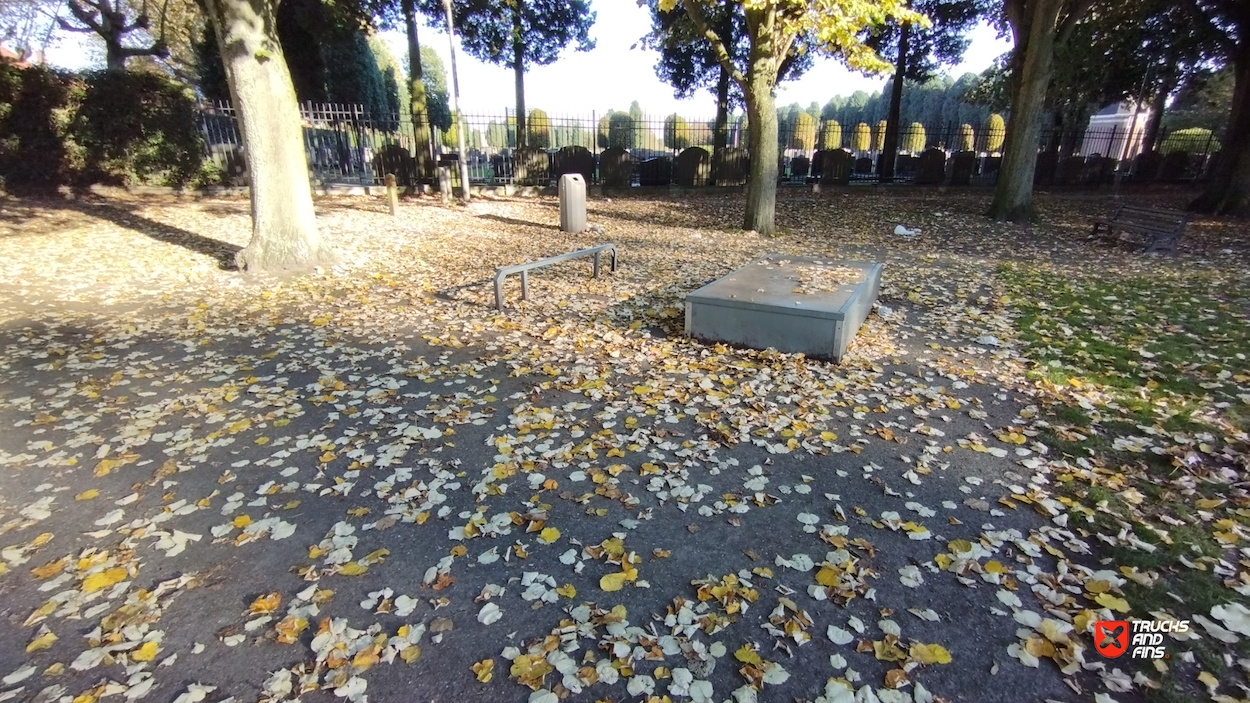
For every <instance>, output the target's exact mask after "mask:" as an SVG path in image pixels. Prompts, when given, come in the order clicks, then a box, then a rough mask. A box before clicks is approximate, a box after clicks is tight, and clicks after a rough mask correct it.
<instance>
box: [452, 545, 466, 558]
mask: <svg viewBox="0 0 1250 703" xmlns="http://www.w3.org/2000/svg"><path fill="white" fill-rule="evenodd" d="M468 553H469V548H468V547H466V546H464V545H463V544H457V545H456V546H454V547H452V548H451V555H452V556H453V557H462V556H464V555H465V554H468Z"/></svg>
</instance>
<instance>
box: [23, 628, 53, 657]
mask: <svg viewBox="0 0 1250 703" xmlns="http://www.w3.org/2000/svg"><path fill="white" fill-rule="evenodd" d="M55 641H56V635H54V634H52V632H51V631H48V632H45V633H43V634H42V635H39V636H38V637H36V638H35V639H33V640H31V641H30V644H28V645H26V653H27V654H30V653H32V652H41V651H43V650H45V649H47V648H49V647H51V646H52V643H53V642H55Z"/></svg>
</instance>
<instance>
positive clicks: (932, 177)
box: [913, 147, 946, 186]
mask: <svg viewBox="0 0 1250 703" xmlns="http://www.w3.org/2000/svg"><path fill="white" fill-rule="evenodd" d="M944 180H946V153H945V152H943V151H942V150H941V149H937V148H934V147H930V148H928V149H925V150H924V151H923V152H922V153H921V154H920V159H919V161H918V162H917V164H916V178H915V180H914V181H913V182H914V183H915V184H916V185H918V186H932V185H941V183H942V182H943V181H944Z"/></svg>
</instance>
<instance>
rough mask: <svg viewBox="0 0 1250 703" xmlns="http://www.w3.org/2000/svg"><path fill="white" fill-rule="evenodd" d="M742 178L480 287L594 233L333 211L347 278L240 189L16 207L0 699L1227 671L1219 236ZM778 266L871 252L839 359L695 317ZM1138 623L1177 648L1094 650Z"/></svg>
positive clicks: (528, 205) (1243, 514) (1233, 404)
mask: <svg viewBox="0 0 1250 703" xmlns="http://www.w3.org/2000/svg"><path fill="white" fill-rule="evenodd" d="M738 197H739V196H734V195H719V194H707V195H700V196H697V197H691V198H684V199H682V200H680V201H678V200H669V199H658V200H657V199H651V198H632V197H626V198H616V199H602V200H595V201H592V203H591V219H592V221H596V222H599V223H602V224H603V225H604V226H605V228H606V230H607V233H606V235H605V238H606V239H607V240H609V241H613V242H615V243H616V244H617V245H618V246H619V247H620V253H621V263H622V267H621V270H620V271H618V272H616V273H615V274H612V275H607V276H604V277H602V278H599V279H594V278H590V277H589V275H588V271H586V270H585V269H587V268H588V267H587V266H578V264H576V263H571V264H566V265H561V266H559V267H555V268H552V269H548V270H546V271H544V272H542V273H541V274H536V275H534V276H533V277H532V278H531V300H530V301H529V302H521V301H520V300H519V299H518V298H517V296H516V291H513V290H509V291H508V292H509V300H508V308H507V310H506V311H505V312H504V313H502V314H501V313H498V312H496V311H495V310H494V309H493V306H492V305H491V303H492V302H493V292H492V290H491V287H490V284H489V276H490V274H491V273H492V271H493V269H494V268H495V267H496V266H500V265H504V264H509V263H516V262H519V261H525V260H531V259H535V258H539V257H542V256H547V255H551V254H554V253H559V252H561V251H565V250H570V249H574V248H578V247H580V246H585V245H589V244H592V243H600V242H599V240H598V239H596V238H595V237H594V235H591V234H582V235H569V234H561V233H558V232H556V231H554V227H553V226H552V225H553V224H554V222H555V219H556V218H555V209H554V203H553V202H552V201H551V200H549V199H539V200H528V201H527V200H515V201H508V200H502V201H486V202H478V203H475V204H474V205H472V206H471V207H470V208H469V209H467V210H466V209H462V208H453V209H448V210H444V209H441V208H437V207H433V206H431V205H430V203H429V201H413V202H410V203H407V204H406V206H405V207H404V208H403V209H402V210H401V216H400V217H399V218H395V219H392V218H390V217H389V216H386V215H384V214H382V209H381V208H380V207H379V206H378V205H377V204H376V203H374V202H372V201H367V200H352V199H343V200H333V199H330V200H325V201H321V202H319V204H318V205H319V209H320V210H321V212H320V215H321V219H320V222H321V226H322V228H323V230H324V231H325V232H326V234H327V236H329V237H330V238H331V239H332V240H333V241H334V242H335V245H336V247H337V248H338V249H339V251H340V252H341V254H342V257H343V258H342V261H341V262H340V263H339V264H337V265H336V266H334V267H331V268H329V269H327V270H324V271H318V272H316V273H314V274H311V275H308V276H303V277H292V278H286V279H276V278H275V279H266V278H245V277H240V276H238V275H237V274H234V273H232V272H229V271H225V270H222V269H221V268H220V266H219V264H218V260H217V258H216V257H217V256H218V254H219V253H220V252H222V251H227V252H228V250H229V248H230V247H231V246H234V247H241V246H242V245H243V244H245V243H246V234H247V232H248V229H249V228H248V222H247V209H246V203H242V202H239V201H236V200H228V199H222V200H211V199H204V200H187V201H175V200H168V201H162V200H149V201H140V200H127V199H117V200H114V201H105V202H84V203H76V204H74V205H73V206H72V207H71V206H66V205H65V204H63V203H58V202H51V201H46V202H41V201H6V202H5V203H4V209H5V215H6V217H5V219H4V222H5V223H6V224H5V227H6V232H5V236H4V238H3V239H0V253H3V257H0V261H2V262H3V263H2V264H0V268H2V269H3V271H4V273H5V280H6V281H8V283H7V284H5V288H6V295H5V301H4V303H3V307H2V308H0V319H2V320H3V321H4V322H5V331H4V335H5V341H6V343H5V352H4V353H3V354H0V371H3V372H4V374H5V381H4V385H3V386H2V387H0V413H3V414H4V416H5V417H4V420H5V422H7V423H8V426H11V427H13V428H14V429H13V430H12V431H11V432H9V433H7V436H6V438H5V439H4V440H3V441H2V442H3V443H2V444H0V471H3V472H4V476H5V478H4V484H3V485H4V487H5V490H4V491H3V497H2V498H0V593H4V594H5V595H6V601H7V602H8V603H9V615H10V617H9V618H8V619H7V621H6V624H5V625H4V627H5V628H7V631H8V632H9V633H10V634H11V636H10V637H6V638H4V639H5V640H6V641H7V642H6V644H5V645H3V647H6V648H4V649H0V654H3V657H0V661H4V662H6V663H7V664H8V666H7V668H6V670H5V671H3V672H0V700H46V701H52V700H60V699H65V700H73V701H82V702H83V703H86V702H87V701H95V700H98V699H101V698H105V697H108V696H117V695H120V696H122V697H124V698H125V699H127V700H139V699H144V698H148V697H152V698H162V697H163V698H165V699H167V700H173V699H177V700H179V701H198V700H211V701H218V700H228V699H231V698H236V697H246V698H255V697H256V695H257V694H258V693H259V695H260V697H261V698H262V699H263V700H268V701H281V700H293V699H295V698H298V697H300V696H301V695H304V694H306V693H311V692H314V691H325V692H326V693H327V695H329V696H331V697H338V698H344V699H347V700H351V701H362V700H365V699H366V698H367V697H369V696H370V695H373V696H374V697H375V699H385V698H387V696H388V693H389V695H390V696H392V697H393V696H394V695H396V692H398V691H400V690H415V691H421V690H423V689H422V686H428V687H429V690H430V691H436V690H438V691H456V692H458V693H457V695H461V696H468V697H469V698H475V697H476V698H479V699H482V700H496V699H516V700H530V701H554V700H560V699H564V698H569V697H570V696H573V697H576V698H579V699H580V698H581V697H583V696H589V697H590V698H593V699H604V700H608V699H611V700H617V699H620V698H622V697H629V698H633V699H639V700H651V699H653V700H657V701H658V700H665V699H666V698H667V699H673V698H690V699H691V700H694V701H711V700H717V701H720V700H730V699H732V700H734V701H737V702H738V703H743V702H745V701H755V700H776V699H778V697H779V696H790V697H799V698H804V699H814V700H825V701H843V700H846V701H849V700H856V701H872V700H878V701H883V702H885V703H890V702H892V701H915V702H917V703H919V702H921V701H936V700H961V699H963V700H969V699H976V700H979V699H978V698H976V696H978V695H985V694H983V693H978V692H977V691H978V689H979V688H980V687H981V686H982V685H983V684H982V683H981V682H982V681H983V677H984V676H985V675H986V672H989V673H990V674H991V675H993V676H997V677H1000V678H1001V679H1002V680H1004V681H1007V682H1013V686H1019V684H1018V683H1014V682H1019V681H1024V680H1028V681H1030V682H1031V683H1030V684H1028V685H1029V686H1030V687H1031V690H1035V691H1037V693H1038V696H1039V697H1040V698H1051V699H1060V700H1088V699H1089V698H1090V697H1094V698H1095V699H1096V700H1099V701H1112V700H1114V701H1127V700H1138V699H1141V698H1143V697H1145V698H1148V699H1157V700H1177V699H1184V700H1190V699H1194V698H1210V699H1211V700H1215V701H1221V702H1225V701H1234V700H1241V699H1244V698H1246V697H1247V689H1246V688H1245V682H1246V671H1247V669H1248V668H1250V656H1248V655H1250V652H1247V651H1246V649H1245V647H1246V645H1245V639H1246V638H1247V637H1250V624H1248V623H1250V612H1248V611H1247V610H1246V607H1245V605H1244V603H1245V601H1246V596H1247V595H1250V553H1248V552H1247V549H1250V546H1248V545H1246V544H1245V541H1246V539H1247V537H1248V536H1250V535H1248V533H1247V525H1250V522H1247V518H1248V517H1250V512H1248V511H1250V505H1248V502H1250V501H1247V498H1246V494H1245V484H1244V472H1245V470H1246V468H1247V467H1246V443H1247V436H1246V431H1247V423H1246V420H1247V417H1248V413H1247V406H1248V405H1250V375H1248V374H1250V370H1248V369H1247V365H1246V362H1245V356H1244V354H1245V353H1246V352H1245V350H1246V349H1247V345H1246V344H1245V342H1246V337H1247V334H1248V333H1247V330H1248V329H1250V328H1247V326H1246V313H1247V305H1246V302H1247V300H1246V298H1245V293H1244V291H1245V289H1246V288H1245V282H1246V281H1245V278H1246V273H1245V271H1246V268H1245V262H1246V257H1245V252H1244V241H1238V236H1239V235H1238V232H1237V231H1236V227H1235V226H1230V225H1226V224H1224V223H1219V222H1199V223H1196V224H1195V225H1194V226H1193V227H1192V229H1193V230H1194V231H1193V232H1192V234H1193V237H1192V238H1191V239H1190V240H1189V244H1187V245H1186V247H1184V249H1185V251H1184V252H1183V254H1182V255H1181V256H1179V257H1177V258H1176V259H1175V260H1168V259H1161V258H1159V257H1154V256H1140V255H1137V254H1135V253H1133V252H1132V251H1131V250H1129V249H1127V248H1125V247H1115V246H1111V245H1107V244H1105V243H1100V242H1090V241H1086V240H1085V239H1084V236H1083V230H1082V227H1083V222H1084V220H1083V219H1082V218H1083V217H1084V216H1085V215H1091V214H1097V213H1098V212H1100V210H1101V209H1104V208H1105V206H1106V204H1107V201H1106V200H1105V199H1081V198H1063V197H1055V198H1049V199H1043V200H1042V201H1041V204H1042V212H1043V224H1042V225H1039V226H1037V227H1034V228H1018V227H1014V226H1009V225H996V224H991V223H989V222H987V221H986V220H984V219H983V218H981V217H980V215H979V212H980V211H981V210H982V209H983V207H984V198H983V196H981V195H976V194H973V195H961V196H955V197H952V196H950V195H942V196H938V195H937V194H930V195H924V194H919V193H917V194H913V195H896V194H890V195H888V196H868V197H862V196H858V195H856V196H855V197H854V198H852V197H850V196H849V195H847V194H842V193H833V194H821V195H812V194H799V193H783V196H782V200H781V206H782V207H781V209H780V213H779V220H780V223H781V225H782V227H783V231H784V234H783V236H782V237H780V238H777V239H771V240H767V239H761V238H759V237H756V236H755V235H753V234H750V233H747V234H744V233H741V232H737V231H734V230H732V229H727V227H729V226H730V225H729V223H732V222H734V221H736V219H737V217H738V210H737V209H738V208H740V206H741V205H740V201H739V199H738ZM122 215H124V216H122ZM899 218H903V219H904V220H905V221H906V222H907V224H908V225H910V226H917V225H920V226H922V229H923V231H924V232H925V234H924V235H923V236H921V237H919V238H916V239H909V240H900V239H897V238H894V237H892V235H891V234H890V232H892V230H893V224H894V223H895V222H896V221H897V220H898V219H899ZM1242 234H1244V233H1242ZM1243 239H1244V237H1243ZM153 240H155V241H153ZM771 251H777V252H781V253H787V254H795V255H797V254H809V255H810V254H818V255H820V256H822V257H826V258H829V259H831V260H837V259H857V258H858V259H862V258H871V259H877V260H883V261H884V262H885V263H886V275H885V278H884V280H883V287H882V292H881V298H880V303H881V304H880V306H878V308H877V310H876V312H877V314H876V315H874V316H872V317H871V318H870V319H869V320H868V322H867V323H866V324H865V329H864V330H863V331H862V332H861V334H860V336H859V337H858V338H857V340H856V341H855V344H854V345H853V347H852V352H851V354H850V356H849V358H848V359H847V360H846V361H844V363H843V364H841V365H839V366H834V365H829V364H825V363H823V362H819V361H814V360H809V359H804V358H802V357H800V356H795V355H786V354H778V353H776V352H772V351H751V350H744V349H737V348H732V347H727V346H723V345H716V344H702V343H698V342H694V341H692V340H689V339H686V338H684V337H683V336H682V334H681V326H682V317H683V310H682V306H683V303H682V297H683V295H684V294H685V293H686V292H689V291H690V290H693V289H694V288H696V287H698V286H700V285H702V284H704V283H706V282H708V281H710V280H712V279H715V278H717V277H719V276H721V275H724V274H725V273H727V272H728V271H729V270H732V269H733V268H735V267H737V266H739V265H741V264H743V263H745V262H747V261H749V260H751V259H753V258H755V257H756V256H759V255H761V254H763V253H765V252H771ZM583 263H584V262H583ZM819 284H820V282H819V281H817V282H815V283H811V285H816V286H818V285H819ZM804 285H808V283H804ZM19 610H20V612H19ZM362 611H363V612H362ZM1154 617H1178V618H1187V619H1191V620H1192V622H1193V623H1194V627H1193V629H1192V630H1191V633H1190V634H1188V635H1187V636H1179V635H1177V636H1173V637H1172V638H1171V639H1170V640H1169V642H1168V646H1169V652H1170V655H1169V656H1170V658H1169V659H1168V660H1166V661H1158V662H1152V663H1144V662H1130V661H1128V660H1107V659H1103V658H1102V657H1100V656H1099V655H1098V654H1096V653H1094V652H1093V651H1092V646H1091V639H1090V636H1091V634H1090V633H1091V631H1092V623H1093V622H1094V621H1097V620H1104V619H1128V618H1154ZM196 628H202V629H201V630H198V631H197V629H196ZM244 651H246V654H242V652H244ZM232 652H240V653H241V654H238V655H235V654H232ZM240 657H242V658H240ZM226 662H232V663H231V664H227V665H226V667H228V668H223V664H225V663H226ZM393 667H414V668H415V669H414V670H415V671H416V672H417V675H416V678H409V677H410V676H411V675H409V674H402V673H399V672H398V670H396V671H395V672H392V668H393ZM1029 677H1032V678H1029ZM401 680H405V681H411V682H412V683H411V684H408V685H409V686H412V687H415V688H408V689H404V688H396V686H399V684H398V681H401ZM189 682H191V683H189ZM423 682H424V683H423ZM483 687H485V688H483ZM1009 688H1010V687H1009ZM379 697H380V698H379ZM1178 697H1179V698H1178ZM986 700H991V699H989V698H987V699H986Z"/></svg>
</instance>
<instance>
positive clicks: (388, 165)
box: [373, 142, 417, 186]
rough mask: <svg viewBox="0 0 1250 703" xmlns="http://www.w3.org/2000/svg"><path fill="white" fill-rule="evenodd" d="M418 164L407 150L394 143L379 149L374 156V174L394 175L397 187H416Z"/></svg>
mask: <svg viewBox="0 0 1250 703" xmlns="http://www.w3.org/2000/svg"><path fill="white" fill-rule="evenodd" d="M416 162H417V160H416V159H414V158H413V157H412V154H410V153H408V150H407V149H405V148H404V147H402V146H400V145H399V144H395V143H394V142H392V143H390V144H387V145H386V146H383V147H382V148H381V149H378V151H377V153H376V154H375V155H374V157H373V172H374V173H390V174H394V175H395V181H396V185H402V186H414V185H416V182H415V176H416V169H417V164H416Z"/></svg>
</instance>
